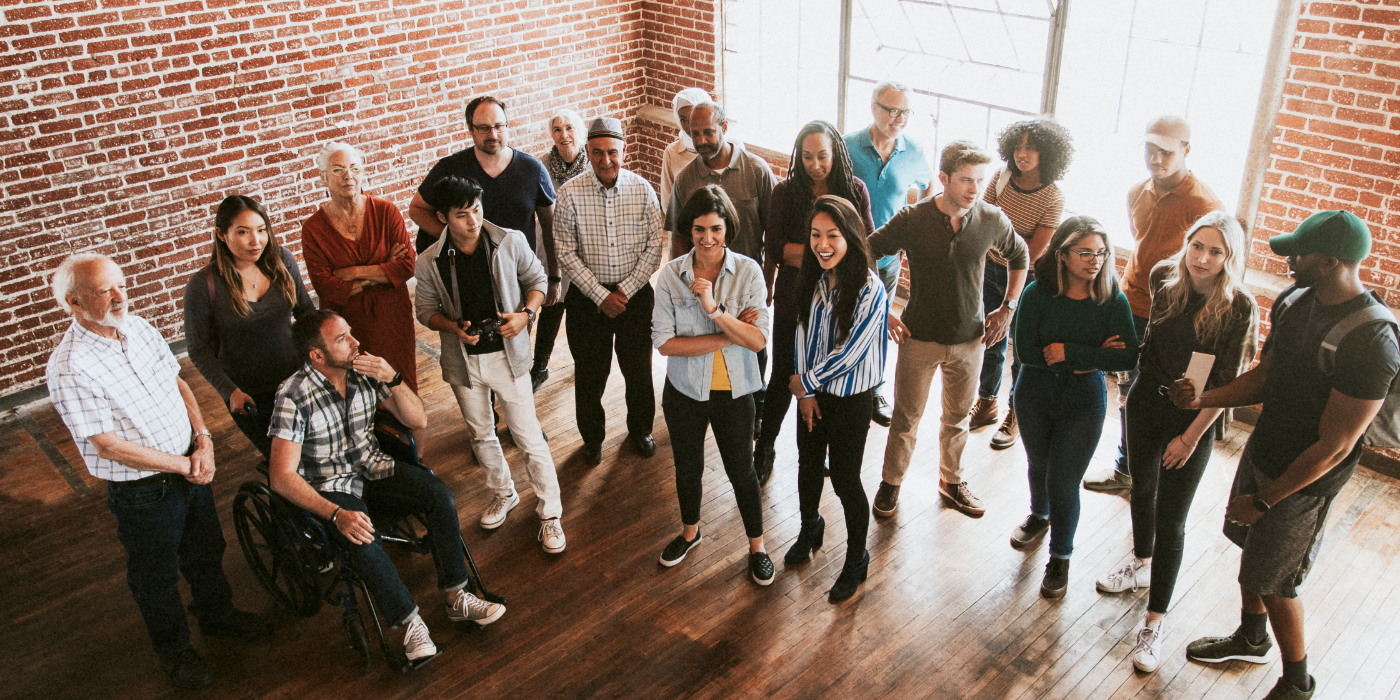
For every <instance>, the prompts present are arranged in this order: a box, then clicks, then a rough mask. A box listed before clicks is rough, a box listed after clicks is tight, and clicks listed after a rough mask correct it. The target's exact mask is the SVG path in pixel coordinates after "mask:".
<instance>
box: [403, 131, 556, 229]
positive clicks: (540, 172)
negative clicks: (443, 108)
mask: <svg viewBox="0 0 1400 700" xmlns="http://www.w3.org/2000/svg"><path fill="white" fill-rule="evenodd" d="M448 175H456V176H457V177H469V178H471V179H473V180H476V182H477V184H479V185H481V190H482V192H481V213H482V215H483V216H485V217H486V220H487V221H490V222H491V223H493V224H495V225H497V226H500V227H502V228H509V229H515V230H516V231H519V232H521V233H523V234H525V240H527V241H529V242H530V249H531V250H534V248H535V209H537V208H539V207H547V206H549V205H551V204H553V203H554V182H553V181H551V180H550V179H549V171H548V170H546V169H545V167H544V164H543V163H541V162H539V161H538V160H536V159H535V157H534V156H532V155H530V154H528V153H525V152H524V151H521V150H519V149H516V150H515V154H514V155H513V156H511V159H510V164H509V165H507V166H506V169H505V170H502V171H501V173H500V174H499V175H497V176H496V177H491V176H489V175H487V174H486V171H485V170H483V169H482V167H481V163H480V162H478V161H477V159H476V147H475V146H472V147H469V148H466V149H464V150H461V151H457V152H456V153H453V154H452V155H450V156H448V157H446V158H443V159H442V160H440V161H438V162H437V165H434V166H433V169H432V170H429V171H428V176H427V177H425V178H423V184H421V185H419V186H418V194H419V196H421V197H422V198H423V200H424V201H431V199H432V198H431V196H430V195H431V193H432V191H433V185H436V184H437V181H438V180H441V179H442V178H444V177H447V176H448Z"/></svg>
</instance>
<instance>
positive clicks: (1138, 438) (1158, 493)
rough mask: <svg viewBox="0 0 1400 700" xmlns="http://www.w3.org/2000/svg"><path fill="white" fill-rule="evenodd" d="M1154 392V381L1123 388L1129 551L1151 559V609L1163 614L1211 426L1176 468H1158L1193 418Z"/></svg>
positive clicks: (1210, 444)
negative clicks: (1125, 399) (1129, 504)
mask: <svg viewBox="0 0 1400 700" xmlns="http://www.w3.org/2000/svg"><path fill="white" fill-rule="evenodd" d="M1198 413H1200V412H1199V411H1183V410H1181V409H1179V408H1177V407H1176V406H1175V405H1173V404H1172V402H1171V400H1169V399H1168V398H1167V397H1165V396H1162V395H1161V394H1160V393H1159V392H1158V385H1157V382H1148V381H1138V382H1135V383H1134V384H1133V388H1132V390H1131V391H1129V392H1128V406H1127V416H1128V418H1127V420H1128V423H1127V427H1126V429H1125V430H1124V432H1125V433H1126V434H1127V437H1128V470H1129V472H1130V473H1131V474H1132V477H1133V490H1132V514H1133V552H1134V553H1135V554H1136V555H1137V556H1138V558H1141V559H1145V558H1147V557H1152V587H1151V589H1150V590H1149V593H1148V597H1147V609H1148V610H1149V611H1150V612H1155V613H1161V614H1166V612H1167V607H1169V606H1170V605H1171V602H1172V591H1173V590H1174V589H1175V588H1176V577H1177V574H1178V572H1180V571H1181V558H1182V552H1183V551H1185V549H1186V516H1187V515H1188V514H1189V513H1190V511H1191V500H1192V499H1194V498H1195V496H1196V487H1197V486H1198V485H1200V483H1201V476H1202V475H1203V474H1205V471H1206V464H1208V463H1209V462H1210V453H1211V449H1212V447H1213V446H1214V443H1215V425H1214V424H1212V425H1211V427H1210V428H1208V429H1207V430H1206V432H1205V433H1203V434H1202V435H1201V440H1200V442H1197V443H1196V450H1195V451H1194V452H1192V453H1191V456H1190V457H1188V458H1187V459H1186V462H1185V463H1183V464H1182V465H1181V466H1180V467H1178V468H1176V469H1164V468H1162V452H1163V450H1165V449H1167V444H1168V443H1170V442H1171V441H1172V440H1174V439H1176V437H1177V436H1178V435H1181V434H1182V433H1183V432H1185V431H1186V428H1187V427H1188V426H1190V425H1191V421H1193V420H1195V419H1196V415H1197V414H1198Z"/></svg>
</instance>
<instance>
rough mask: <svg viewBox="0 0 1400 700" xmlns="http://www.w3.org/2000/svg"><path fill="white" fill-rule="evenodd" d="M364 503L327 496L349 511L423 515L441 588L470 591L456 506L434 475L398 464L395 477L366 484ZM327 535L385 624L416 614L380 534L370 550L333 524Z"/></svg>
mask: <svg viewBox="0 0 1400 700" xmlns="http://www.w3.org/2000/svg"><path fill="white" fill-rule="evenodd" d="M363 494H364V497H363V498H356V497H355V496H353V495H351V494H348V493H339V492H330V491H323V492H321V495H322V496H324V497H325V499H326V500H328V501H330V502H331V503H334V504H336V505H338V506H340V507H341V508H344V509H345V510H355V511H359V512H361V513H373V514H383V515H389V514H392V515H395V516H399V515H407V514H410V513H419V514H422V515H423V524H424V525H426V526H427V529H428V535H429V541H430V543H431V545H432V550H433V564H435V565H436V566H437V576H438V587H439V588H441V589H442V590H444V591H455V590H457V589H459V588H462V587H464V586H466V585H467V582H468V577H467V560H466V558H465V557H464V555H463V553H462V527H461V524H460V523H459V522H458V520H457V502H456V499H454V498H453V496H452V490H451V489H449V488H447V485H446V484H444V483H442V480H441V479H438V478H437V476H436V475H434V474H433V473H432V472H430V471H428V470H427V469H425V468H423V467H420V466H418V465H416V464H408V463H406V462H395V463H394V474H393V476H388V477H385V478H383V479H377V480H374V481H371V480H368V479H366V480H365V481H364V491H363ZM323 524H324V526H325V528H326V532H327V533H328V534H330V536H331V537H333V538H335V539H336V541H337V542H339V543H340V546H342V547H344V548H345V550H346V552H347V553H348V558H349V560H350V564H351V566H353V567H355V573H357V574H359V576H360V579H361V580H362V581H364V582H365V587H366V588H368V589H369V593H370V595H372V596H374V601H375V603H376V604H377V605H378V606H379V609H380V612H381V613H383V615H384V619H385V620H388V621H389V623H390V624H391V625H392V626H394V627H398V626H400V625H402V624H404V623H405V622H407V621H408V617H409V616H410V615H412V614H413V613H415V612H417V611H418V606H416V605H414V604H413V597H412V596H410V595H409V594H408V589H407V588H405V587H404V585H403V581H402V580H400V579H399V572H398V570H397V569H395V568H394V562H393V561H390V559H389V555H388V554H386V553H385V552H384V548H383V547H382V546H381V545H380V536H379V533H378V532H375V533H374V541H373V542H370V543H369V544H353V543H351V542H350V541H349V540H347V539H345V536H344V535H342V534H340V530H339V529H338V528H336V526H335V524H334V523H332V522H330V521H323Z"/></svg>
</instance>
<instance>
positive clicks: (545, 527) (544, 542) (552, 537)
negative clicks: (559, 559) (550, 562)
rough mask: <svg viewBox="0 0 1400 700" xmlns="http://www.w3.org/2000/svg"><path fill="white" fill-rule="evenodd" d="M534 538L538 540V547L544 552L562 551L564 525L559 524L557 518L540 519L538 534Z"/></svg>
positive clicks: (556, 552) (554, 552)
mask: <svg viewBox="0 0 1400 700" xmlns="http://www.w3.org/2000/svg"><path fill="white" fill-rule="evenodd" d="M535 539H538V540H539V541H540V547H542V548H543V549H544V551H545V552H546V553H549V554H558V553H560V552H562V551H564V527H563V526H562V525H560V524H559V518H548V519H545V520H541V521H540V535H539V537H537V538H535Z"/></svg>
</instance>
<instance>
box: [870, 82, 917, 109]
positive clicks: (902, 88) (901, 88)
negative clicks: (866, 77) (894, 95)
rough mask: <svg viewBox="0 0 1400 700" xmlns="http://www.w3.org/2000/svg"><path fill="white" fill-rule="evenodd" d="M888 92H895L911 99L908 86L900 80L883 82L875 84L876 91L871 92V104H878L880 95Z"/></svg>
mask: <svg viewBox="0 0 1400 700" xmlns="http://www.w3.org/2000/svg"><path fill="white" fill-rule="evenodd" d="M886 90H894V91H895V92H898V93H900V94H902V95H904V97H905V98H908V97H909V86H908V85H905V84H904V83H901V82H899V81H898V80H881V81H880V82H878V83H875V89H874V90H872V91H870V103H871V104H875V103H876V102H878V101H879V100H880V93H882V92H884V91H886Z"/></svg>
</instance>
